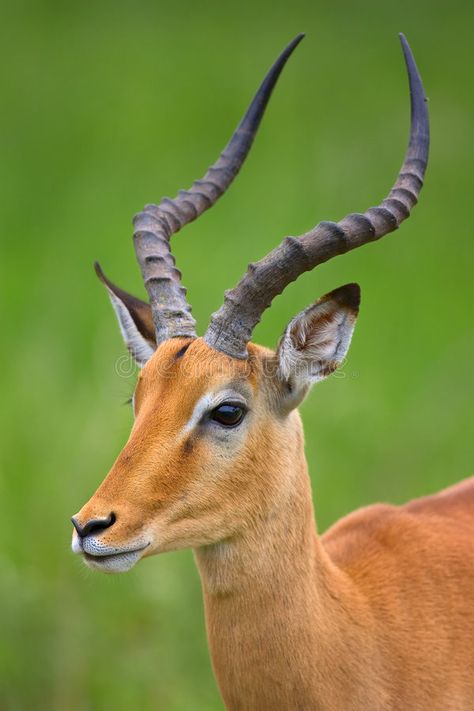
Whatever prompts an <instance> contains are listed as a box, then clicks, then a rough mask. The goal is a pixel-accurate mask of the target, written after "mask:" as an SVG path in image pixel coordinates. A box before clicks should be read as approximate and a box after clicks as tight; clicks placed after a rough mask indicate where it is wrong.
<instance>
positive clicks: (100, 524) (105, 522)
mask: <svg viewBox="0 0 474 711" xmlns="http://www.w3.org/2000/svg"><path fill="white" fill-rule="evenodd" d="M115 520H116V517H115V514H114V513H109V515H108V516H107V517H105V518H91V519H89V521H87V522H86V523H85V524H84V525H82V524H81V523H79V521H78V520H77V518H76V517H75V516H73V517H72V519H71V521H72V525H73V526H74V528H75V529H76V531H77V535H78V536H79V537H80V538H84V537H85V536H88V535H89V534H90V533H95V534H97V533H101V532H102V531H105V529H106V528H110V526H113V524H114V523H115Z"/></svg>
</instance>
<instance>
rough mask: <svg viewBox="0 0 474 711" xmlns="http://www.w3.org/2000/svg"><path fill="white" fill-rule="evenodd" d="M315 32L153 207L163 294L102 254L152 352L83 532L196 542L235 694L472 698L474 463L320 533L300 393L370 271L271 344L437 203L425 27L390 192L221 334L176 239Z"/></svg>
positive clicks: (257, 292)
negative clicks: (335, 275)
mask: <svg viewBox="0 0 474 711" xmlns="http://www.w3.org/2000/svg"><path fill="white" fill-rule="evenodd" d="M301 37H302V35H300V36H298V37H296V38H295V40H293V42H291V44H290V45H289V46H288V47H287V48H286V49H285V50H284V52H283V53H282V54H281V56H280V57H279V58H278V59H277V61H276V62H275V64H274V65H273V66H272V68H271V69H270V71H269V73H268V74H267V76H266V78H265V80H264V81H263V83H262V85H261V86H260V88H259V90H258V92H257V94H256V95H255V98H254V99H253V101H252V103H251V105H250V107H249V109H248V110H247V112H246V114H245V116H244V118H243V119H242V121H241V123H240V124H239V126H238V128H237V129H236V131H235V133H234V134H233V136H232V138H231V140H230V142H229V143H228V145H227V147H226V148H225V150H224V151H223V153H222V154H221V155H220V157H219V159H218V161H217V162H216V163H215V164H214V165H213V166H212V167H211V168H209V170H208V172H207V173H206V175H205V176H204V178H203V179H202V180H198V181H196V182H195V183H194V184H193V185H192V187H191V189H190V190H188V191H181V192H180V193H179V194H178V196H177V197H176V198H175V199H174V200H171V199H169V198H164V199H163V200H162V201H161V202H160V204H159V205H158V206H156V205H147V206H146V207H145V208H144V210H143V211H142V212H140V213H139V214H138V215H137V216H136V217H135V221H134V226H135V233H134V245H135V250H136V254H137V258H138V262H139V265H140V268H141V272H142V275H143V279H144V283H145V287H146V290H147V292H148V296H149V304H148V303H145V302H143V301H141V300H140V299H137V298H135V297H133V296H131V295H130V294H128V293H127V292H125V291H123V290H122V289H119V288H118V287H116V286H115V285H114V284H113V283H112V282H111V281H109V280H108V279H107V278H106V277H105V275H104V274H103V272H102V271H101V269H100V267H99V266H98V265H96V269H97V273H98V275H99V277H100V279H101V281H102V282H103V284H104V285H105V287H106V289H107V291H108V294H109V296H110V299H111V301H112V304H113V307H114V309H115V312H116V314H117V317H118V321H119V324H120V329H121V332H122V335H123V338H124V340H125V343H126V345H127V347H128V348H129V350H130V352H131V353H132V355H133V357H134V358H135V360H136V361H137V363H138V364H139V365H140V367H141V369H140V374H139V377H138V383H137V386H136V390H135V394H134V397H133V408H134V418H135V419H134V424H133V428H132V431H131V434H130V438H129V440H128V442H127V443H126V445H125V447H124V449H123V450H122V452H121V454H120V455H119V457H118V459H117V460H116V462H115V463H114V465H113V466H112V469H111V470H110V472H109V474H108V475H107V477H106V478H105V480H104V481H103V483H102V484H101V485H100V486H99V488H98V489H97V491H96V493H95V494H94V495H93V496H92V498H91V499H90V500H89V501H88V502H87V503H86V504H85V506H84V507H83V508H82V509H81V510H80V511H79V513H77V514H76V515H75V516H74V517H73V519H72V522H73V524H74V531H73V542H72V548H73V551H74V552H75V553H77V554H79V555H80V556H82V558H83V559H84V561H85V563H86V564H87V565H88V566H90V567H91V568H94V569H96V570H100V571H103V572H107V573H116V572H124V571H126V570H129V569H130V568H131V567H132V566H133V565H134V564H135V563H137V562H138V561H139V560H140V559H142V558H145V557H147V556H151V555H154V554H155V553H161V552H162V551H170V550H176V549H180V548H184V547H191V548H193V549H194V551H195V558H196V562H197V566H198V569H199V573H200V576H201V580H202V587H203V594H204V601H205V614H206V622H207V633H208V640H209V646H210V652H211V657H212V662H213V668H214V672H215V675H216V677H217V680H218V684H219V687H220V690H221V693H222V696H223V699H224V702H225V704H226V706H227V708H228V709H232V710H237V709H239V710H240V709H242V710H244V709H248V710H252V711H270V710H271V711H284V710H287V711H290V710H291V711H294V710H295V709H301V710H313V709H323V710H325V711H327V710H332V709H334V710H337V711H340V710H343V711H351V710H356V711H377V710H382V709H383V710H388V709H390V710H395V709H398V710H400V711H410V710H413V709H420V710H423V711H426V710H427V709H429V710H430V711H434V710H435V709H436V710H440V711H441V710H442V711H447V710H452V711H454V710H456V711H461V710H462V709H466V710H467V709H471V710H472V709H473V708H474V545H473V543H474V479H470V480H467V481H466V482H464V483H462V484H459V485H457V486H455V487H453V488H450V489H448V490H446V491H443V492H441V493H439V494H436V495H433V496H429V497H426V498H423V499H419V500H416V501H412V502H410V503H408V504H406V505H404V506H400V507H397V506H389V505H382V504H378V505H374V506H370V507H368V508H365V509H362V510H359V511H356V512H355V513H352V514H351V515H349V516H347V517H346V518H344V519H343V520H341V521H339V522H338V523H337V524H336V525H334V526H333V527H332V528H331V529H330V530H329V531H328V532H327V533H326V534H325V535H324V536H321V537H320V536H319V535H318V533H317V531H316V526H315V522H314V514H313V505H312V497H311V488H310V480H309V477H308V472H307V466H306V461H305V456H304V443H303V430H302V425H301V420H300V417H299V414H298V410H297V408H298V406H299V404H300V403H301V401H302V400H303V398H304V397H305V396H306V395H307V393H308V391H309V389H310V387H311V385H312V384H313V383H315V382H317V381H319V380H322V379H323V378H325V377H327V376H328V375H329V374H330V373H332V372H333V371H334V370H335V368H337V366H338V365H339V364H340V363H341V361H342V360H343V359H344V357H345V355H346V353H347V350H348V348H349V344H350V341H351V336H352V332H353V329H354V324H355V320H356V317H357V314H358V309H359V300H360V290H359V287H358V285H357V284H347V285H345V286H342V287H340V288H338V289H335V290H334V291H332V292H331V293H329V294H326V295H325V296H323V297H322V298H320V299H319V300H317V301H316V302H314V303H313V304H312V305H310V306H309V307H308V308H306V309H305V310H304V311H302V312H301V313H300V314H298V315H297V316H296V317H295V318H294V319H293V320H292V321H291V322H290V323H289V325H288V326H287V328H286V330H285V331H284V334H283V337H282V338H281V340H280V342H279V345H278V347H277V349H276V351H272V350H269V349H267V348H263V347H261V346H258V345H255V344H253V343H251V336H252V331H253V329H254V327H255V325H256V324H257V323H258V321H259V319H260V317H261V315H262V313H263V312H264V310H265V309H266V308H268V307H269V306H270V304H271V302H272V300H273V298H274V297H275V296H277V295H278V294H280V293H281V292H282V291H283V290H284V288H285V287H286V286H287V284H289V283H290V282H292V281H293V280H295V279H296V278H297V277H298V276H299V275H300V274H301V273H303V272H305V271H307V270H310V269H313V268H314V267H315V266H317V265H318V264H321V263H322V262H325V261H327V260H328V259H330V258H332V257H334V256H336V255H339V254H342V253H344V252H347V251H349V250H351V249H354V248H355V247H359V246H361V245H364V244H366V243H367V242H372V241H374V240H377V239H379V238H380V237H382V236H384V235H385V234H387V233H389V232H391V231H393V230H395V229H396V228H397V227H399V225H400V223H401V222H402V221H403V220H404V219H405V218H407V217H408V216H409V214H410V211H411V209H412V207H413V206H414V205H415V203H416V202H417V199H418V195H419V192H420V189H421V186H422V182H423V177H424V173H425V169H426V165H427V159H428V145H429V130H428V112H427V106H426V100H425V96H424V91H423V86H422V83H421V79H420V76H419V74H418V71H417V68H416V64H415V61H414V59H413V56H412V54H411V51H410V48H409V46H408V44H407V42H406V40H405V38H404V37H403V36H401V42H402V48H403V53H404V57H405V62H406V66H407V71H408V78H409V86H410V95H411V131H410V141H409V145H408V149H407V153H406V155H405V159H404V162H403V165H402V168H401V170H400V173H399V174H398V177H397V180H396V182H395V185H394V187H393V188H392V190H391V191H390V193H389V195H388V197H387V198H386V199H384V200H383V201H382V203H381V204H380V205H378V206H377V207H372V208H370V209H368V210H367V211H366V212H365V213H363V214H359V213H356V214H351V215H349V216H347V217H345V218H344V219H343V220H341V221H340V222H338V223H333V222H321V223H320V224H319V225H317V226H316V227H314V228H313V229H311V230H310V231H309V232H306V233H305V234H303V235H300V236H298V237H286V238H285V239H284V240H283V242H282V243H281V244H280V245H279V246H278V247H276V249H274V250H273V251H272V252H270V253H269V254H268V255H267V256H266V257H264V258H263V259H262V260H261V261H259V262H257V263H255V264H250V265H249V267H248V269H247V271H246V273H245V275H244V276H243V277H242V279H241V280H240V282H239V283H238V284H237V286H236V287H235V288H234V289H232V290H231V291H228V292H226V295H225V300H224V303H223V305H222V307H221V308H220V309H219V310H218V311H217V312H216V313H215V314H213V315H212V317H211V320H210V323H209V326H208V328H207V331H206V333H205V335H204V336H203V337H198V336H197V335H196V330H195V321H194V319H193V317H192V315H191V309H190V307H189V305H188V303H187V301H186V292H185V289H184V288H183V287H182V286H181V274H180V272H179V271H178V270H177V268H176V266H175V261H174V259H173V257H172V254H171V251H170V238H171V236H172V235H173V234H174V233H175V232H177V231H178V230H180V229H181V228H182V227H184V225H186V224H187V223H188V222H190V221H192V220H194V219H195V218H196V217H198V216H199V215H200V214H201V213H202V212H204V211H205V210H207V209H208V208H209V207H211V206H212V205H213V204H214V203H215V202H216V200H217V199H218V198H219V197H220V196H221V195H222V194H223V193H224V192H225V191H226V189H227V188H228V186H229V185H230V183H231V182H232V180H233V179H234V177H235V176H236V174H237V173H238V171H239V169H240V167H241V165H242V163H243V161H244V160H245V158H246V156H247V153H248V152H249V150H250V147H251V145H252V141H253V139H254V137H255V134H256V132H257V129H258V127H259V124H260V121H261V118H262V115H263V113H264V111H265V108H266V105H267V103H268V100H269V98H270V95H271V92H272V90H273V88H274V85H275V83H276V81H277V79H278V76H279V74H280V72H281V70H282V69H283V66H284V65H285V62H286V61H287V59H288V57H289V56H290V54H291V53H292V52H293V50H294V48H295V47H296V45H297V44H298V43H299V41H300V40H301Z"/></svg>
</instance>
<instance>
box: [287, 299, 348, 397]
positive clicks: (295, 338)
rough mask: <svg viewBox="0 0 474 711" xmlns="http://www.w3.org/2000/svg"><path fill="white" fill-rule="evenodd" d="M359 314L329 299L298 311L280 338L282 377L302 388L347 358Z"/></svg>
mask: <svg viewBox="0 0 474 711" xmlns="http://www.w3.org/2000/svg"><path fill="white" fill-rule="evenodd" d="M355 320H356V314H355V313H354V311H353V310H352V309H350V308H347V307H344V306H342V305H341V304H340V303H337V302H336V301H333V300H331V299H328V300H327V301H323V302H320V303H316V304H313V305H312V306H310V307H308V308H307V309H305V310H304V311H302V312H301V313H299V314H298V315H297V316H296V317H295V318H294V319H293V320H292V321H291V322H290V323H289V324H288V326H287V328H286V331H285V333H284V335H283V338H282V340H281V343H280V346H279V349H278V355H279V374H280V377H281V378H282V379H283V380H285V381H287V382H289V383H290V384H291V385H296V386H297V387H299V388H305V387H306V388H307V387H308V386H309V385H311V384H312V383H315V382H317V381H319V380H323V379H324V378H326V377H327V376H328V375H330V374H331V373H332V372H333V371H334V370H336V368H337V367H338V366H339V365H340V364H341V363H342V361H343V360H344V358H345V356H346V354H347V351H348V349H349V345H350V342H351V338H352V333H353V331H354V325H355Z"/></svg>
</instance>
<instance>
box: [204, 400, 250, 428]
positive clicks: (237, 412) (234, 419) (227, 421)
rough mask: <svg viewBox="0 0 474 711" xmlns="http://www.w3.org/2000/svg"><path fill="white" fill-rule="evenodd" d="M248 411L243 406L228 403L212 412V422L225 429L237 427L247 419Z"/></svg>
mask: <svg viewBox="0 0 474 711" xmlns="http://www.w3.org/2000/svg"><path fill="white" fill-rule="evenodd" d="M245 413H246V410H245V409H244V408H243V407H242V406H241V405H236V404H233V403H230V402H226V403H224V404H222V405H219V407H216V409H215V410H212V412H211V420H214V422H218V423H219V424H220V425H222V426H223V427H237V425H240V423H241V422H242V420H243V419H244V417H245Z"/></svg>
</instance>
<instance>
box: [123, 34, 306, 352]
mask: <svg viewBox="0 0 474 711" xmlns="http://www.w3.org/2000/svg"><path fill="white" fill-rule="evenodd" d="M303 36H304V35H303V34H300V35H298V36H297V37H295V39H294V40H293V41H292V42H290V44H289V45H288V46H287V47H286V49H285V50H284V51H283V52H282V53H281V55H280V56H279V57H278V59H277V60H276V62H275V63H274V64H273V66H272V67H271V69H270V71H269V72H268V74H267V76H266V77H265V79H264V80H263V82H262V84H261V86H260V88H259V89H258V91H257V93H256V94H255V97H254V99H253V101H252V103H251V104H250V106H249V108H248V109H247V112H246V113H245V115H244V117H243V119H242V121H241V122H240V123H239V125H238V127H237V129H236V130H235V132H234V134H233V135H232V138H231V139H230V141H229V143H228V144H227V146H226V147H225V149H224V150H223V152H222V153H221V155H220V157H219V159H218V160H217V162H216V163H214V165H212V166H211V167H210V168H209V169H208V171H207V173H206V175H205V176H204V178H202V180H196V181H195V182H194V183H193V185H192V186H191V188H190V189H189V190H181V191H180V192H179V193H178V196H177V197H176V198H174V199H173V200H171V199H170V198H163V199H162V200H161V202H160V204H159V205H146V206H145V208H144V209H143V210H142V212H140V213H138V215H136V217H135V219H134V227H135V232H134V235H133V239H134V245H135V252H136V255H137V259H138V263H139V265H140V268H141V272H142V276H143V280H144V282H145V287H146V290H147V292H148V296H149V299H150V305H151V309H152V315H153V321H154V323H155V328H156V340H157V343H158V344H159V343H161V342H163V341H165V340H167V339H168V338H174V337H177V336H189V337H194V336H195V335H196V329H195V320H194V318H193V317H192V315H191V307H190V306H189V304H188V302H187V301H186V290H185V289H184V287H183V286H181V274H180V272H179V271H178V269H177V268H176V266H175V261H174V258H173V256H172V254H171V251H170V246H169V240H170V238H171V236H172V235H173V234H174V233H175V232H178V230H180V229H182V227H184V225H186V224H188V222H191V221H192V220H195V219H196V218H197V217H199V215H201V214H202V213H203V212H204V211H205V210H207V209H208V208H210V207H211V206H212V205H213V204H214V203H215V202H216V201H217V200H218V198H219V197H221V195H223V194H224V193H225V191H226V190H227V188H228V187H229V185H230V184H231V182H232V181H233V179H234V178H235V176H236V175H237V173H238V172H239V170H240V168H241V166H242V164H243V162H244V160H245V158H246V157H247V154H248V152H249V150H250V148H251V146H252V143H253V140H254V138H255V135H256V133H257V130H258V127H259V125H260V122H261V120H262V117H263V114H264V112H265V108H266V106H267V104H268V101H269V99H270V96H271V94H272V91H273V88H274V86H275V84H276V82H277V79H278V77H279V75H280V73H281V71H282V69H283V67H284V66H285V64H286V62H287V60H288V58H289V57H290V55H291V54H292V52H293V50H294V49H295V48H296V46H297V45H298V44H299V42H300V41H301V40H302V38H303Z"/></svg>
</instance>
